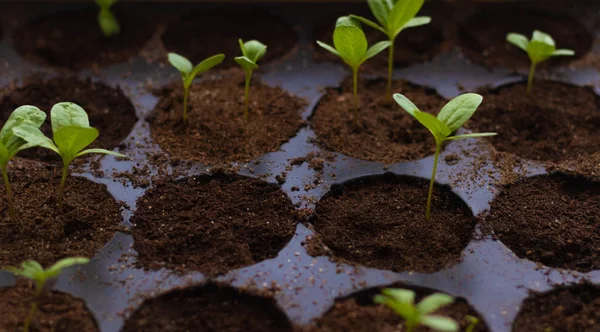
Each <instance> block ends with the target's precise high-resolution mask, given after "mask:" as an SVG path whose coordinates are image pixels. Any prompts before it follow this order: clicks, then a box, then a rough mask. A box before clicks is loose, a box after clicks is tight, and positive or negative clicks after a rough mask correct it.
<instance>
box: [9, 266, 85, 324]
mask: <svg viewBox="0 0 600 332" xmlns="http://www.w3.org/2000/svg"><path fill="white" fill-rule="evenodd" d="M89 261H90V260H89V259H87V258H85V257H70V258H64V259H61V260H59V261H58V262H56V263H55V264H54V265H52V266H50V267H49V268H47V269H46V270H44V268H43V267H42V266H41V265H40V263H38V262H36V261H33V260H27V261H24V262H22V263H21V267H20V268H18V267H14V266H8V267H6V268H5V269H6V270H7V271H9V272H12V273H14V274H16V275H18V276H21V277H25V278H27V279H30V280H32V281H33V282H35V296H34V299H33V303H32V304H31V308H30V309H29V314H28V315H27V317H26V318H25V322H24V326H23V331H24V332H27V331H29V325H30V324H31V321H32V320H33V317H34V316H35V313H36V311H37V308H38V301H39V299H40V297H41V296H42V294H43V293H44V291H46V282H47V281H48V280H50V279H56V278H57V277H58V276H59V275H60V274H61V273H62V271H63V269H65V268H67V267H70V266H73V265H77V264H87V263H88V262H89Z"/></svg>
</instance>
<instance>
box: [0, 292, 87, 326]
mask: <svg viewBox="0 0 600 332" xmlns="http://www.w3.org/2000/svg"><path fill="white" fill-rule="evenodd" d="M34 296H35V287H34V286H33V285H31V284H30V283H28V282H25V281H20V282H18V283H17V284H16V285H15V286H12V287H5V288H0V317H2V319H0V330H2V331H21V330H22V329H23V323H24V321H25V317H27V314H28V313H29V309H30V308H31V300H32V299H33V298H34ZM30 331H35V332H42V331H47V332H53V331H65V332H81V331H86V332H87V331H98V326H97V325H96V322H95V321H94V318H93V317H92V314H91V313H90V312H89V311H88V309H87V308H86V306H85V303H84V302H83V301H82V300H81V299H78V298H75V297H73V296H71V295H69V294H66V293H62V292H47V293H45V294H44V295H43V296H42V297H41V299H40V301H39V307H38V311H37V313H36V315H35V316H34V318H33V320H32V322H31V326H30Z"/></svg>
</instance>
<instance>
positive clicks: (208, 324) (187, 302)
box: [123, 284, 292, 332]
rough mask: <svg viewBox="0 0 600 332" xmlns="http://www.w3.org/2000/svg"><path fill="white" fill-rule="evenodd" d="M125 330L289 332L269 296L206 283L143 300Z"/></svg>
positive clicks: (159, 331)
mask: <svg viewBox="0 0 600 332" xmlns="http://www.w3.org/2000/svg"><path fill="white" fill-rule="evenodd" d="M123 331H124V332H127V331H157V332H162V331H206V332H213V331H214V332H217V331H218V332H221V331H222V332H237V331H256V332H268V331H273V332H275V331H277V332H279V331H282V332H283V331H292V327H291V324H290V322H289V320H288V318H287V317H286V316H285V314H284V313H283V312H282V311H281V310H280V309H279V308H278V307H277V306H276V304H275V301H273V300H272V299H269V298H266V297H261V296H257V295H251V294H246V293H244V292H241V291H239V290H236V289H233V288H229V287H224V286H223V287H220V286H216V285H213V284H209V285H206V286H202V287H192V288H186V289H182V290H175V291H172V292H169V293H167V294H164V295H161V296H159V297H156V298H152V299H149V300H146V301H145V302H144V303H143V304H142V305H141V307H140V308H139V309H138V310H137V311H136V312H134V313H133V315H132V316H131V317H130V318H129V319H127V321H126V322H125V326H124V328H123Z"/></svg>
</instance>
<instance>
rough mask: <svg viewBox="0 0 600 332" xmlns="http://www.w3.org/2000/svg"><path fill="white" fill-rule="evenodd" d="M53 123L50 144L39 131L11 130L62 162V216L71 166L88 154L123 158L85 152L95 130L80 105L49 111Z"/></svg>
mask: <svg viewBox="0 0 600 332" xmlns="http://www.w3.org/2000/svg"><path fill="white" fill-rule="evenodd" d="M50 119H51V121H52V140H51V139H49V138H48V137H46V136H45V135H44V134H43V133H42V132H41V131H40V130H39V129H38V128H36V127H34V126H27V125H23V126H20V127H18V128H15V129H13V131H14V133H15V135H17V136H19V137H21V138H23V139H24V140H26V141H27V142H29V143H30V144H35V145H39V146H41V147H43V148H46V149H49V150H52V151H54V152H56V153H58V154H59V155H60V157H61V159H62V161H63V169H62V179H61V181H60V187H59V189H58V211H59V212H62V207H63V196H64V192H65V183H66V181H67V173H68V170H69V165H70V164H71V162H72V161H73V160H74V159H75V158H78V157H81V156H83V155H85V154H88V153H102V154H108V155H112V156H117V157H126V156H125V155H122V154H120V153H117V152H113V151H108V150H105V149H86V150H83V149H84V148H85V147H86V146H88V145H90V144H92V142H94V141H95V140H96V138H98V135H99V132H98V129H96V128H93V127H90V122H89V119H88V116H87V113H86V112H85V111H84V110H83V108H81V107H80V106H79V105H77V104H75V103H70V102H63V103H58V104H56V105H54V106H53V107H52V110H50Z"/></svg>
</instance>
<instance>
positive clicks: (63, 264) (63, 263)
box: [45, 257, 90, 278]
mask: <svg viewBox="0 0 600 332" xmlns="http://www.w3.org/2000/svg"><path fill="white" fill-rule="evenodd" d="M89 261H90V260H89V259H87V258H85V257H69V258H64V259H61V260H59V261H58V262H56V263H54V264H53V265H52V266H51V267H49V268H48V269H47V270H46V272H45V274H46V276H47V277H48V278H56V277H57V276H58V275H60V274H61V273H62V270H64V269H66V268H68V267H71V266H73V265H79V264H87V263H88V262H89Z"/></svg>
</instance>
